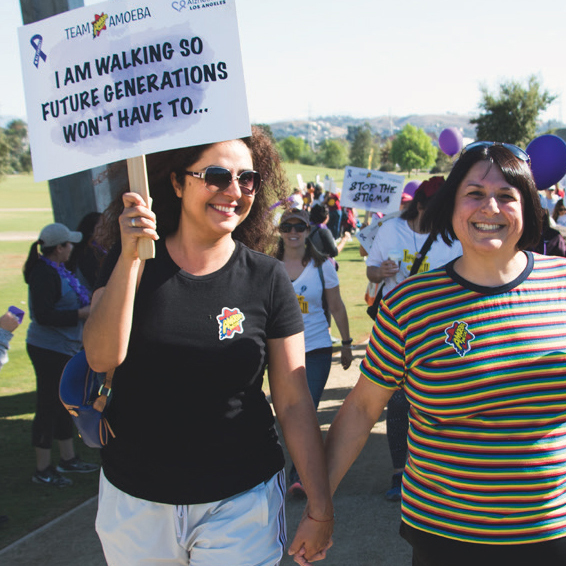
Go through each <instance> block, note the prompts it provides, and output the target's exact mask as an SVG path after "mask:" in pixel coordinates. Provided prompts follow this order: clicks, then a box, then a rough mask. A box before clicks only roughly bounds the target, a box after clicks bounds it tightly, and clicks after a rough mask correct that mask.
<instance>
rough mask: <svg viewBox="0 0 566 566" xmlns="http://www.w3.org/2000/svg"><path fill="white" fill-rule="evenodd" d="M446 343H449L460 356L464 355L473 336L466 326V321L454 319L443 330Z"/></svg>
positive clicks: (469, 348) (469, 346)
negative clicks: (450, 324)
mask: <svg viewBox="0 0 566 566" xmlns="http://www.w3.org/2000/svg"><path fill="white" fill-rule="evenodd" d="M444 332H445V333H446V340H445V342H446V344H450V346H452V348H454V350H456V352H457V354H458V355H459V356H460V357H462V358H463V357H464V356H465V355H466V354H467V353H468V352H469V351H470V350H471V349H472V347H471V345H470V343H471V341H472V340H473V339H474V338H475V336H474V335H473V333H472V332H471V331H470V329H469V328H468V323H467V322H460V321H456V322H454V323H453V324H452V326H450V327H449V328H446V329H445V330H444Z"/></svg>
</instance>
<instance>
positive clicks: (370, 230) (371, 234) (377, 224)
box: [356, 210, 401, 254]
mask: <svg viewBox="0 0 566 566" xmlns="http://www.w3.org/2000/svg"><path fill="white" fill-rule="evenodd" d="M399 216H401V211H400V210H397V211H396V212H392V213H391V214H387V215H386V216H383V217H382V218H378V217H377V216H375V217H374V218H373V219H372V221H371V224H369V225H368V226H365V227H364V228H362V229H361V230H358V231H357V232H356V238H357V239H358V242H359V243H360V246H362V248H364V250H365V251H366V254H369V251H370V249H371V245H372V244H373V241H374V240H375V236H376V235H377V231H378V230H379V229H380V228H381V226H383V223H384V222H387V220H390V219H391V218H398V217H399Z"/></svg>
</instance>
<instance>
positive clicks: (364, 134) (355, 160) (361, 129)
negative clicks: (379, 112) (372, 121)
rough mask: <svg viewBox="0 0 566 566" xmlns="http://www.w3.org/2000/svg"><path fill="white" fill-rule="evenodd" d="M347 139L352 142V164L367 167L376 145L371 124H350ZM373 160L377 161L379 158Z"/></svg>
mask: <svg viewBox="0 0 566 566" xmlns="http://www.w3.org/2000/svg"><path fill="white" fill-rule="evenodd" d="M346 139H347V140H348V141H349V142H350V143H351V146H350V165H352V166H353V167H367V166H368V161H369V156H370V153H371V148H372V147H373V146H374V145H375V144H374V142H373V134H372V133H371V129H370V127H369V124H367V123H366V124H364V125H363V126H348V135H347V136H346ZM374 153H375V148H374ZM373 161H377V159H375V158H374V159H373Z"/></svg>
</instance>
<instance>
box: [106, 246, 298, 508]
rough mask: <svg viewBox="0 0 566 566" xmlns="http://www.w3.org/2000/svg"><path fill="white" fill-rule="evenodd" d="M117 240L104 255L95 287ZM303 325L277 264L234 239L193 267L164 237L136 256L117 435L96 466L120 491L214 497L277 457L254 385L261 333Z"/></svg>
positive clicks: (189, 500)
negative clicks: (211, 260) (200, 271)
mask: <svg viewBox="0 0 566 566" xmlns="http://www.w3.org/2000/svg"><path fill="white" fill-rule="evenodd" d="M118 255H119V250H114V251H113V252H111V253H110V254H109V257H108V259H107V261H106V262H105V264H104V266H103V269H102V273H101V276H100V279H99V282H98V286H103V285H105V284H106V282H107V281H108V278H109V277H110V274H111V272H112V269H113V266H114V265H115V263H116V261H117V257H118ZM302 330H303V321H302V315H301V312H300V309H299V306H298V303H297V298H296V296H295V293H294V291H293V287H292V285H291V282H290V281H289V277H288V276H287V273H286V272H285V269H284V268H283V265H282V264H281V263H280V262H279V261H277V260H275V259H273V258H271V257H268V256H266V255H264V254H261V253H258V252H254V251H252V250H250V249H248V248H247V247H245V246H244V245H242V244H241V243H238V242H236V249H235V251H234V253H233V254H232V257H231V258H230V259H229V261H228V262H227V263H226V265H224V266H223V267H222V268H221V269H219V270H218V271H216V272H214V273H211V274H208V275H204V276H198V277H197V276H193V275H191V274H189V273H187V272H185V271H182V270H181V269H180V268H179V267H178V266H177V265H176V264H175V263H174V262H173V260H172V259H171V257H170V256H169V253H168V252H167V248H166V246H165V243H164V241H163V240H160V241H158V242H157V245H156V257H155V259H152V260H150V261H147V262H146V263H145V268H144V271H143V275H142V280H141V283H140V286H139V289H138V291H137V295H136V299H135V304H134V317H133V328H132V334H131V337H130V343H129V348H128V354H127V357H126V360H125V361H124V363H123V364H122V365H121V366H120V367H118V368H117V369H116V372H115V375H114V381H113V391H112V400H111V403H110V406H109V409H108V418H109V421H110V425H111V427H112V429H113V431H114V433H115V434H116V438H114V439H112V440H111V441H110V443H109V444H108V446H107V447H105V448H104V449H103V450H102V460H103V466H104V473H105V475H106V477H107V478H108V480H109V481H110V482H111V483H112V484H114V485H115V486H116V487H118V488H119V489H121V490H122V491H124V492H126V493H129V494H130V495H133V496H135V497H139V498H142V499H146V500H150V501H157V502H161V503H169V504H195V503H206V502H211V501H217V500H220V499H224V498H226V497H229V496H231V495H235V494H237V493H241V492H242V491H245V490H247V489H250V488H252V487H253V486H255V485H257V484H258V483H260V482H261V481H265V480H266V479H268V478H269V477H271V476H272V475H273V474H274V473H276V472H277V471H279V470H280V469H281V468H282V467H283V465H284V459H283V452H282V449H281V446H280V444H279V442H278V439H277V433H276V431H275V426H274V424H275V423H274V418H273V414H272V411H271V408H270V406H269V404H268V402H267V400H266V399H265V395H264V394H263V392H262V389H261V387H262V382H263V375H264V369H265V366H266V363H267V352H266V346H267V343H266V341H267V339H269V338H283V337H286V336H292V335H293V334H297V333H298V332H301V331H302Z"/></svg>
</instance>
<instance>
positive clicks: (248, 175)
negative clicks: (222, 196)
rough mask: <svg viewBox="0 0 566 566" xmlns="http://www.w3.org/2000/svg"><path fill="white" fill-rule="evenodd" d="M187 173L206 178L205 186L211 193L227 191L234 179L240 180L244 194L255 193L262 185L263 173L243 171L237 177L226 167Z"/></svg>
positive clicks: (239, 183)
mask: <svg viewBox="0 0 566 566" xmlns="http://www.w3.org/2000/svg"><path fill="white" fill-rule="evenodd" d="M185 173H186V174H187V175H192V176H193V177H198V178H199V179H204V185H205V187H206V188H207V189H208V190H209V191H210V192H211V193H221V192H223V191H225V190H226V189H227V188H228V187H229V186H230V184H231V183H232V181H238V185H239V187H240V190H241V191H242V194H244V195H247V196H253V195H255V194H256V193H257V192H258V191H259V188H260V186H261V175H260V174H259V173H258V172H257V171H242V173H240V174H239V175H237V176H236V177H233V176H232V173H231V172H230V171H229V170H228V169H226V168H225V167H217V166H216V165H215V166H213V167H207V168H206V169H205V170H204V173H195V172H194V171H185Z"/></svg>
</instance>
